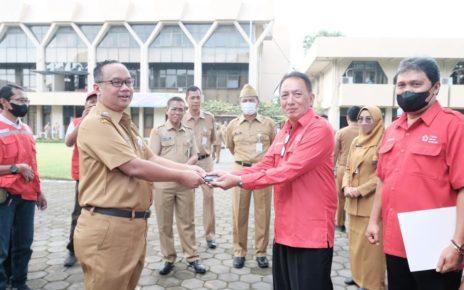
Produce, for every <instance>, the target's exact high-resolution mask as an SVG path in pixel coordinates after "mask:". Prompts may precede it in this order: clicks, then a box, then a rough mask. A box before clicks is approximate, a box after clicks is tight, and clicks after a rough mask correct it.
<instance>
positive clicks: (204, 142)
mask: <svg viewBox="0 0 464 290" xmlns="http://www.w3.org/2000/svg"><path fill="white" fill-rule="evenodd" d="M201 145H203V146H206V145H208V138H207V137H205V136H203V137H202V138H201Z"/></svg>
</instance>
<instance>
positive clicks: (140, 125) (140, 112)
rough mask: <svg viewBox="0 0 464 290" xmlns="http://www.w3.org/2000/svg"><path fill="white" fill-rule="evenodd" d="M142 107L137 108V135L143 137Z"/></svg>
mask: <svg viewBox="0 0 464 290" xmlns="http://www.w3.org/2000/svg"><path fill="white" fill-rule="evenodd" d="M143 121H144V120H143V108H139V125H138V126H139V135H140V136H142V137H143V125H144V122H143Z"/></svg>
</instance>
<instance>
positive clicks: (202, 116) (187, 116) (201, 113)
mask: <svg viewBox="0 0 464 290" xmlns="http://www.w3.org/2000/svg"><path fill="white" fill-rule="evenodd" d="M199 117H200V119H204V118H205V113H204V112H203V111H201V110H200V115H199ZM185 119H187V120H190V119H193V116H192V114H191V113H190V111H187V113H185Z"/></svg>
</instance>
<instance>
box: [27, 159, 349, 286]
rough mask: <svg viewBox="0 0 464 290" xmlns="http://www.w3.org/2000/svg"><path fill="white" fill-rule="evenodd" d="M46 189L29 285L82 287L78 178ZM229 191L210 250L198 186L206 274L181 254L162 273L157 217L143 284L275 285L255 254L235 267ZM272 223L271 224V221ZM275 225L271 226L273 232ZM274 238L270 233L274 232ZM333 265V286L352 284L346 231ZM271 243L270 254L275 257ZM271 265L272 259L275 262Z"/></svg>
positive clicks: (219, 199) (220, 198)
mask: <svg viewBox="0 0 464 290" xmlns="http://www.w3.org/2000/svg"><path fill="white" fill-rule="evenodd" d="M221 157H222V160H221V162H220V163H219V164H217V166H216V167H217V168H220V169H225V170H228V169H230V168H232V165H233V159H232V156H231V155H230V154H228V152H226V150H223V151H222V156H221ZM42 186H43V191H44V193H46V195H47V198H48V209H47V210H46V211H45V212H37V214H36V220H35V236H34V244H33V251H34V252H33V254H32V259H31V262H30V264H29V276H28V279H29V281H28V285H29V286H30V287H31V288H33V289H50V290H55V289H69V290H71V289H74V290H77V289H84V284H83V274H82V271H81V268H80V266H79V265H75V266H74V267H72V268H69V269H68V268H65V267H63V261H64V259H65V257H66V255H67V250H66V244H67V242H68V235H69V227H70V216H71V212H72V206H73V191H74V183H73V182H71V181H51V180H45V181H43V183H42ZM230 194H231V191H230V190H229V191H222V190H220V189H216V190H215V202H216V203H215V205H216V232H217V238H216V240H217V242H218V243H219V245H218V247H217V248H216V249H214V250H210V249H206V241H205V240H204V236H203V226H202V202H201V199H202V194H201V191H200V190H197V194H196V210H195V223H196V225H197V227H196V234H197V243H198V249H199V254H200V258H201V259H202V261H203V263H204V264H205V265H206V266H207V268H208V272H207V273H206V274H204V275H199V274H195V273H194V272H193V271H192V270H191V269H190V268H187V265H186V262H185V259H183V258H180V259H179V261H178V262H177V263H176V264H175V268H174V271H173V272H171V273H170V274H169V275H167V276H161V275H159V274H158V269H159V268H160V266H161V264H162V259H161V255H160V252H159V238H158V231H157V226H156V222H155V220H154V218H153V217H152V218H150V219H149V233H148V245H147V256H146V260H145V268H144V270H143V272H142V276H141V278H140V281H139V289H144V290H155V289H156V290H157V289H169V290H180V289H272V275H271V269H270V268H269V269H260V268H259V267H258V266H257V264H256V261H255V260H254V257H253V256H252V255H248V256H247V257H246V258H247V261H246V263H245V267H244V268H243V269H234V268H233V267H232V254H233V251H232V227H231V220H232V217H231V211H232V210H231V198H230ZM250 215H251V216H250V225H249V235H248V238H249V242H248V245H249V253H251V254H252V253H253V252H254V251H253V249H252V247H253V243H254V242H253V232H254V222H253V210H250ZM271 224H272V223H271ZM174 232H175V237H176V239H175V241H176V244H175V245H176V249H177V251H178V256H179V257H182V252H181V249H180V243H179V239H178V237H177V231H176V230H174ZM272 232H273V230H271V233H272ZM271 241H272V236H271ZM334 250H335V251H334V258H333V264H332V280H333V283H334V289H350V290H354V289H356V287H353V286H351V287H345V285H344V283H343V280H344V278H345V277H348V276H350V269H349V262H348V252H347V251H348V245H347V238H346V235H345V234H341V233H338V232H337V233H336V241H335V248H334ZM271 253H272V250H271V245H269V247H268V255H269V258H270V259H271ZM271 265H272V264H271Z"/></svg>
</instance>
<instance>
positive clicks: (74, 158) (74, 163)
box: [71, 118, 82, 180]
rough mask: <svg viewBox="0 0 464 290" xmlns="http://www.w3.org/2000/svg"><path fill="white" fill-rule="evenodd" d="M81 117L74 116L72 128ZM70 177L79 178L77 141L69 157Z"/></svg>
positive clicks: (78, 122) (77, 123)
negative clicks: (70, 157)
mask: <svg viewBox="0 0 464 290" xmlns="http://www.w3.org/2000/svg"><path fill="white" fill-rule="evenodd" d="M81 121H82V118H75V119H73V120H72V122H73V125H74V130H76V127H77V126H78V125H79V124H80V122H81ZM71 177H72V179H74V180H79V150H78V149H77V142H76V144H74V149H73V155H72V159H71Z"/></svg>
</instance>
